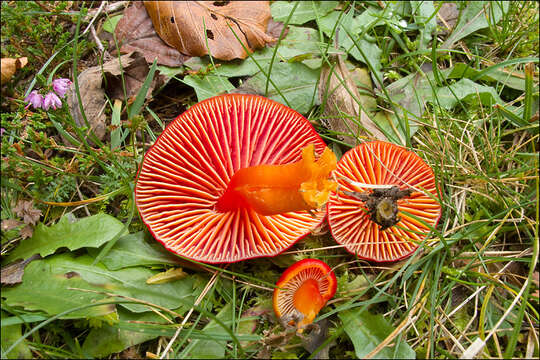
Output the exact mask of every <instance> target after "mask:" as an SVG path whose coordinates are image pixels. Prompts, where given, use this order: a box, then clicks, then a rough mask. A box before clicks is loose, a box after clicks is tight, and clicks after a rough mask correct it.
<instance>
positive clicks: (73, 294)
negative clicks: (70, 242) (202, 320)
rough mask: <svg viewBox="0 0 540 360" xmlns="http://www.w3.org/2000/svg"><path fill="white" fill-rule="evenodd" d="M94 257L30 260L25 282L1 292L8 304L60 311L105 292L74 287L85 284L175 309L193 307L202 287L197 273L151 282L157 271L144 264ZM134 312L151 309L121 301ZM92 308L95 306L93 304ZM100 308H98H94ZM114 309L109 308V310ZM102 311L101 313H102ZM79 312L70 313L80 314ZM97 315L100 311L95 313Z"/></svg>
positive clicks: (65, 256) (88, 300)
mask: <svg viewBox="0 0 540 360" xmlns="http://www.w3.org/2000/svg"><path fill="white" fill-rule="evenodd" d="M92 261H93V258H92V257H90V256H87V255H83V256H80V257H77V258H75V257H74V256H73V255H72V254H60V255H55V256H51V257H50V258H47V259H44V260H39V261H33V262H31V263H30V264H29V265H28V266H27V268H26V270H25V274H24V276H23V282H22V284H20V285H17V286H14V287H12V288H8V289H4V290H3V292H2V296H3V297H6V298H7V301H8V303H9V304H12V305H19V306H24V307H25V308H27V309H29V310H42V311H45V312H47V313H48V314H58V313H60V312H62V311H65V310H67V309H70V308H74V307H76V306H80V305H84V304H88V303H90V302H92V301H96V300H98V299H103V298H105V297H106V295H102V294H96V293H89V292H83V291H78V290H72V289H70V288H82V289H91V290H97V291H100V292H104V291H105V292H109V293H113V294H117V295H123V296H129V297H133V298H136V299H139V300H143V301H146V302H149V303H152V304H155V305H159V306H162V307H166V308H168V309H176V308H178V307H182V308H188V307H190V306H191V305H192V304H193V302H194V300H195V297H196V296H197V294H198V293H200V291H201V287H200V286H198V287H195V286H194V285H195V279H196V277H195V276H188V277H186V278H184V279H181V280H177V281H174V282H170V283H166V284H157V285H148V284H146V279H148V278H149V277H151V276H153V275H155V274H156V273H158V271H153V270H150V269H147V268H144V267H134V268H127V269H122V270H117V271H110V270H107V269H106V268H105V266H104V265H102V264H101V263H98V264H97V265H92ZM121 306H123V307H125V308H127V309H129V310H131V311H133V312H145V311H150V310H151V308H150V307H148V306H145V305H140V304H121ZM92 309H93V308H92ZM94 311H95V312H97V310H94ZM110 311H112V310H110V309H109V312H110ZM102 314H103V311H101V312H99V313H98V315H102ZM81 316H89V315H85V314H83V315H81V314H79V313H76V314H70V317H81ZM93 316H97V315H93Z"/></svg>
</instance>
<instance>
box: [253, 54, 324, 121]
mask: <svg viewBox="0 0 540 360" xmlns="http://www.w3.org/2000/svg"><path fill="white" fill-rule="evenodd" d="M266 70H268V69H266ZM270 78H271V79H272V81H273V83H274V84H272V83H270V84H269V86H268V94H267V97H269V98H270V99H272V100H275V101H277V102H280V103H282V104H285V105H287V106H290V107H291V108H293V109H294V110H296V111H298V112H300V113H303V114H305V113H307V112H308V111H309V110H310V109H311V108H312V107H313V106H314V105H315V101H316V100H317V94H316V91H317V81H318V79H319V71H318V70H313V69H310V68H309V67H307V66H306V65H304V64H301V63H275V64H274V66H273V67H272V74H271V75H270ZM266 80H267V77H266V75H265V74H263V73H262V72H259V73H257V74H256V75H255V76H253V77H252V78H250V79H248V80H247V81H246V82H245V84H244V86H245V87H246V88H248V89H252V90H254V91H255V92H257V93H259V94H264V92H265V89H266ZM274 85H275V86H277V88H278V89H279V90H280V91H279V92H278V91H277V90H276V88H275V87H274ZM280 92H281V94H280ZM282 95H283V96H282ZM284 97H285V99H286V100H285V99H284Z"/></svg>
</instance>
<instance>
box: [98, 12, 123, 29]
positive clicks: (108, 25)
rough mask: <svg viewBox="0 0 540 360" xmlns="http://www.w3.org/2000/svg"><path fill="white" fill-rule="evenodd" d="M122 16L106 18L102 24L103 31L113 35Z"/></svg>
mask: <svg viewBox="0 0 540 360" xmlns="http://www.w3.org/2000/svg"><path fill="white" fill-rule="evenodd" d="M122 16H124V15H116V16H111V17H107V19H106V20H105V21H104V22H103V30H105V31H107V32H110V33H111V34H113V33H114V29H116V25H117V24H118V22H119V21H120V19H121V18H122Z"/></svg>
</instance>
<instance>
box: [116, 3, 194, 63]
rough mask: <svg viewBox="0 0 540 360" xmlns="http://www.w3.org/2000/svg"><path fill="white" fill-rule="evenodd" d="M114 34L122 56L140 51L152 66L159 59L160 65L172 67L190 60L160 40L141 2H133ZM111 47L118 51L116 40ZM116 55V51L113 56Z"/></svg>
mask: <svg viewBox="0 0 540 360" xmlns="http://www.w3.org/2000/svg"><path fill="white" fill-rule="evenodd" d="M114 32H115V35H116V39H117V41H118V42H119V44H120V53H122V54H127V53H130V52H132V51H138V52H140V53H141V54H143V56H144V58H145V59H146V62H148V63H150V64H151V63H153V62H154V59H157V63H158V64H161V65H165V66H170V67H178V66H180V65H182V64H183V63H184V61H186V60H187V59H189V56H186V55H183V54H181V53H180V52H179V51H178V50H176V49H175V48H173V47H170V46H169V45H167V44H166V43H165V42H164V41H163V40H161V39H160V37H159V36H158V34H157V33H156V31H155V30H154V26H153V25H152V19H150V16H148V13H147V12H146V9H145V8H144V6H143V4H142V3H141V2H139V1H135V2H133V5H132V6H130V7H129V8H127V9H126V10H125V11H124V16H123V17H122V18H121V19H120V21H119V22H118V24H117V25H116V28H115V30H114ZM109 47H110V48H111V49H116V44H115V43H114V40H111V42H110V44H109ZM115 53H116V51H114V52H113V53H112V54H113V55H114V54H115Z"/></svg>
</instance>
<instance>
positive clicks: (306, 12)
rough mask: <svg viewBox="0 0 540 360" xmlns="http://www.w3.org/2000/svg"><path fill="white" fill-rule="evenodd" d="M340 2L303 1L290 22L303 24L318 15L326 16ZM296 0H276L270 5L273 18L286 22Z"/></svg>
mask: <svg viewBox="0 0 540 360" xmlns="http://www.w3.org/2000/svg"><path fill="white" fill-rule="evenodd" d="M338 4H339V2H337V1H301V2H300V3H299V4H298V6H297V7H296V10H295V11H294V14H293V15H292V16H291V18H290V20H289V24H296V25H301V24H305V23H307V22H308V21H310V20H314V19H316V18H317V16H319V17H320V16H324V15H326V14H327V13H328V12H329V11H331V10H333V9H334V8H335V7H336V6H337V5H338ZM294 5H295V2H294V1H291V2H286V1H275V2H273V3H272V5H270V11H271V12H272V18H273V19H274V20H275V21H281V22H284V21H285V20H287V18H288V17H289V14H290V13H291V11H292V9H293V8H294Z"/></svg>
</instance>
